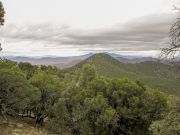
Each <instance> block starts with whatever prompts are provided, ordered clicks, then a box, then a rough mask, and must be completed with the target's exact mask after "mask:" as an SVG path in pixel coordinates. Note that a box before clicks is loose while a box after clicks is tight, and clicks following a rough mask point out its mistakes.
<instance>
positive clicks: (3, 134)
mask: <svg viewBox="0 0 180 135" xmlns="http://www.w3.org/2000/svg"><path fill="white" fill-rule="evenodd" d="M0 135H55V134H50V133H47V131H45V130H42V129H38V128H36V127H33V126H31V125H29V124H27V123H24V122H20V121H18V120H12V119H10V120H9V121H8V122H7V121H5V120H2V119H0Z"/></svg>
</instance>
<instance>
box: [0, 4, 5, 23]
mask: <svg viewBox="0 0 180 135" xmlns="http://www.w3.org/2000/svg"><path fill="white" fill-rule="evenodd" d="M4 14H5V11H4V7H3V4H2V2H1V1H0V25H4Z"/></svg>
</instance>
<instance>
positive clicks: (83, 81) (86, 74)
mask: <svg viewBox="0 0 180 135" xmlns="http://www.w3.org/2000/svg"><path fill="white" fill-rule="evenodd" d="M96 77H97V73H96V70H95V67H94V66H93V65H89V64H87V65H84V66H83V68H82V72H81V76H80V80H79V84H80V86H83V87H87V85H88V83H90V82H91V81H93V80H94V79H95V78H96Z"/></svg>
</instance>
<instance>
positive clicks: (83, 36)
mask: <svg viewBox="0 0 180 135" xmlns="http://www.w3.org/2000/svg"><path fill="white" fill-rule="evenodd" d="M176 17H177V14H152V15H148V16H143V17H141V18H137V19H133V20H130V21H128V22H127V23H125V24H117V25H114V26H111V27H108V28H107V27H106V28H101V29H91V30H84V29H73V28H71V27H69V26H65V25H64V26H61V27H59V26H54V25H51V24H48V23H46V24H38V25H26V26H17V25H16V26H15V25H7V26H5V27H2V28H1V29H0V38H1V39H4V44H3V46H4V48H5V49H6V50H5V52H4V54H5V55H11V54H12V53H13V52H17V53H18V51H20V50H21V53H22V54H23V50H24V53H26V54H27V53H30V52H32V53H33V55H37V54H42V55H43V54H48V55H51V54H52V55H53V54H55V53H58V49H59V51H62V50H63V49H64V50H65V51H67V52H66V53H71V50H73V51H74V50H76V51H78V52H91V51H115V52H123V51H124V52H130V51H132V52H135V51H137V53H138V52H139V51H158V50H160V49H161V48H163V47H166V46H167V45H168V35H169V29H170V26H171V25H172V23H173V21H174V20H175V18H176ZM6 45H7V47H6ZM18 46H20V47H18ZM34 47H35V48H34ZM16 48H17V49H16ZM18 48H19V49H20V48H21V49H20V50H18ZM28 49H30V50H31V51H29V50H28ZM7 50H9V51H7ZM27 50H28V51H27ZM68 50H69V52H68ZM33 51H34V52H33ZM47 52H48V53H47ZM16 55H17V54H16Z"/></svg>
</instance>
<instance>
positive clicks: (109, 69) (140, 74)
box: [70, 53, 180, 95]
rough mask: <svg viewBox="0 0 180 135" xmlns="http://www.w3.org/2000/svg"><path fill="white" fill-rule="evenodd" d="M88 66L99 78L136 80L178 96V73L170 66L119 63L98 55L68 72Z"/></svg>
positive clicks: (179, 85) (106, 55) (147, 63)
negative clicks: (94, 69) (94, 70)
mask: <svg viewBox="0 0 180 135" xmlns="http://www.w3.org/2000/svg"><path fill="white" fill-rule="evenodd" d="M86 64H90V65H93V66H94V67H95V68H96V73H97V75H99V76H105V77H110V78H115V77H116V78H119V77H121V78H129V79H131V80H138V81H140V82H142V83H144V84H145V85H147V86H149V87H151V88H155V89H160V90H161V91H163V92H166V93H168V94H174V95H180V91H179V89H180V83H179V80H178V76H179V73H180V72H179V71H178V70H177V69H174V68H173V67H172V66H170V65H167V64H163V63H160V62H151V61H147V62H141V63H135V64H131V63H121V62H119V61H118V60H116V59H114V58H113V57H111V56H109V55H108V54H104V53H100V54H95V55H93V56H92V57H90V58H88V59H86V60H84V61H83V62H81V63H79V64H77V65H75V66H74V67H72V68H71V69H70V70H71V71H79V72H81V69H82V67H83V66H84V65H86Z"/></svg>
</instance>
